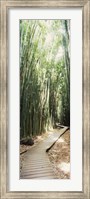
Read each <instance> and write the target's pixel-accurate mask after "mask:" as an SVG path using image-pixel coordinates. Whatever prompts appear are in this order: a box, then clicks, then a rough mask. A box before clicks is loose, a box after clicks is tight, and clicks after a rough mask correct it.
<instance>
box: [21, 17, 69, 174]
mask: <svg viewBox="0 0 90 199" xmlns="http://www.w3.org/2000/svg"><path fill="white" fill-rule="evenodd" d="M69 127H70V20H63V19H62V20H20V140H24V139H25V138H32V139H34V138H35V137H36V136H42V135H44V134H45V133H46V132H48V131H50V129H52V131H53V130H54V129H57V131H59V130H61V131H62V132H63V129H64V128H66V129H64V130H65V131H66V130H68V128H69ZM57 133H58V132H57ZM59 133H60V132H59ZM22 143H23V142H21V144H22ZM24 144H25V143H24ZM45 146H46V145H45ZM42 148H43V147H42ZM33 157H34V156H33ZM62 178H63V177H62Z"/></svg>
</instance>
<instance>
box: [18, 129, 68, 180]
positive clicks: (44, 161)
mask: <svg viewBox="0 0 90 199" xmlns="http://www.w3.org/2000/svg"><path fill="white" fill-rule="evenodd" d="M67 130H68V127H64V128H61V130H60V131H58V132H52V133H50V134H49V135H48V137H46V138H45V139H44V140H42V141H41V142H40V143H38V144H37V145H36V146H35V147H32V148H31V149H30V150H28V151H27V152H26V153H25V156H24V163H23V167H22V170H21V174H20V178H22V179H55V178H56V176H55V175H54V171H53V168H52V166H51V163H50V161H49V158H48V154H47V152H46V151H48V150H49V149H50V148H51V147H52V146H53V144H54V143H55V142H56V141H57V139H58V138H59V137H60V136H61V135H63V134H64V133H65V132H66V131H67Z"/></svg>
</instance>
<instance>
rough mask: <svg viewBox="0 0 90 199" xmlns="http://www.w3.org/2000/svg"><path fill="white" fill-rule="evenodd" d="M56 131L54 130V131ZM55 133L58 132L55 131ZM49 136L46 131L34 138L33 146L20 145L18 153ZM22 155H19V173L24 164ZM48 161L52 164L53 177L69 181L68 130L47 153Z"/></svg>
mask: <svg viewBox="0 0 90 199" xmlns="http://www.w3.org/2000/svg"><path fill="white" fill-rule="evenodd" d="M55 130H56V129H55ZM57 131H59V130H58V129H57ZM49 134H50V132H49V131H48V132H47V133H45V134H42V135H41V136H36V137H34V138H33V139H34V144H33V145H32V146H29V145H28V146H27V145H20V153H22V152H24V151H27V150H29V149H30V148H32V147H34V146H35V145H37V144H38V143H39V142H41V141H42V140H43V139H44V138H45V137H47V136H48V135H49ZM24 155H25V153H22V154H21V155H20V171H21V169H22V166H23V162H24ZM48 156H49V160H50V162H51V164H52V167H53V170H54V173H55V175H56V176H57V178H58V179H69V178H70V130H68V131H66V132H65V133H64V134H63V135H62V136H61V137H60V138H59V139H58V140H57V141H56V143H55V144H54V145H53V146H52V147H51V149H50V150H49V151H48Z"/></svg>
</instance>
